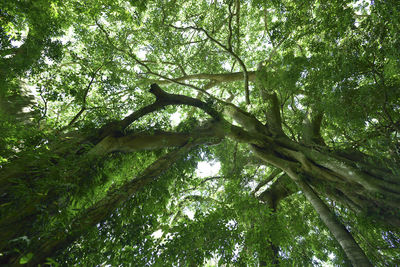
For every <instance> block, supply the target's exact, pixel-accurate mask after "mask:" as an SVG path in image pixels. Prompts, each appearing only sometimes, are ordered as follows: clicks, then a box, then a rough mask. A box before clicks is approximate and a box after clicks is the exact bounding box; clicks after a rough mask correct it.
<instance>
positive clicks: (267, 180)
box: [253, 169, 282, 194]
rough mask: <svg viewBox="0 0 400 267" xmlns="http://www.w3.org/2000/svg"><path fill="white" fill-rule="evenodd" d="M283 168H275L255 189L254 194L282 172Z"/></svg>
mask: <svg viewBox="0 0 400 267" xmlns="http://www.w3.org/2000/svg"><path fill="white" fill-rule="evenodd" d="M281 172H282V170H280V169H274V170H273V171H272V173H271V174H270V175H269V176H268V177H267V178H266V179H264V180H263V181H261V182H260V183H259V184H258V185H257V186H256V188H255V189H254V190H253V194H255V193H257V192H258V190H260V188H261V187H263V186H264V185H266V184H268V183H269V182H271V181H272V180H273V179H274V178H275V177H276V176H277V175H278V174H279V173H281Z"/></svg>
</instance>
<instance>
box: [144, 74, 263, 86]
mask: <svg viewBox="0 0 400 267" xmlns="http://www.w3.org/2000/svg"><path fill="white" fill-rule="evenodd" d="M243 76H244V73H243V72H232V73H217V74H209V73H199V74H191V75H184V76H182V77H179V78H176V79H170V80H151V81H152V82H155V83H157V84H160V85H163V84H171V83H173V82H183V81H190V80H211V81H215V82H217V83H221V82H235V81H241V80H243ZM248 79H249V81H254V80H255V79H256V72H255V71H248Z"/></svg>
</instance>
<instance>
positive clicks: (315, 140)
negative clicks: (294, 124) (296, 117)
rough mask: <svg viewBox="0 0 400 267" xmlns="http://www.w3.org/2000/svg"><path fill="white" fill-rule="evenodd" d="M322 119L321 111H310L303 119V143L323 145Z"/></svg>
mask: <svg viewBox="0 0 400 267" xmlns="http://www.w3.org/2000/svg"><path fill="white" fill-rule="evenodd" d="M322 119H323V113H322V112H312V113H311V114H308V116H307V117H306V118H305V119H304V122H303V124H304V126H303V127H304V130H303V142H304V143H305V144H316V145H321V146H324V145H325V142H324V139H323V138H322V136H321V124H322Z"/></svg>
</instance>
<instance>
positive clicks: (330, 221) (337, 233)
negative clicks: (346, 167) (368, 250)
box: [288, 172, 372, 267]
mask: <svg viewBox="0 0 400 267" xmlns="http://www.w3.org/2000/svg"><path fill="white" fill-rule="evenodd" d="M288 175H289V176H290V177H291V178H292V179H293V180H294V181H295V182H296V184H297V185H298V186H299V187H300V189H301V191H302V192H303V194H304V195H305V196H306V198H307V200H308V201H309V202H310V203H311V205H312V206H313V207H314V209H315V210H316V211H317V213H318V215H319V216H320V218H321V220H322V221H323V222H324V223H325V225H326V226H327V227H328V229H329V230H330V231H331V233H332V234H333V236H334V237H335V238H336V240H337V241H338V242H339V244H340V246H341V247H342V248H343V250H344V252H345V253H346V255H347V257H348V258H349V259H350V261H351V262H352V264H353V266H360V267H366V266H372V264H371V263H370V262H369V260H368V258H367V256H366V255H365V254H364V252H363V251H362V249H361V248H360V246H359V245H358V244H357V242H356V241H355V240H354V238H353V236H352V235H351V234H350V233H349V232H348V231H347V229H346V228H345V227H344V226H343V224H341V223H340V222H339V220H338V219H337V218H336V216H335V215H334V214H333V213H332V212H331V211H330V210H329V208H328V206H327V205H326V204H325V203H324V202H323V201H322V200H321V198H320V197H319V196H318V195H317V194H316V193H315V192H314V190H313V189H312V188H311V187H310V186H309V185H308V184H307V183H306V182H305V181H303V180H302V179H301V178H300V177H299V176H298V175H297V174H295V173H293V172H289V173H288Z"/></svg>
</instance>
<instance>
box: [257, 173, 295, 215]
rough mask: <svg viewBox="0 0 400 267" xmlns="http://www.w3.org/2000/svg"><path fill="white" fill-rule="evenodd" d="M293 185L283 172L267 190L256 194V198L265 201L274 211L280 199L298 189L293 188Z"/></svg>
mask: <svg viewBox="0 0 400 267" xmlns="http://www.w3.org/2000/svg"><path fill="white" fill-rule="evenodd" d="M279 171H281V170H279ZM294 187H295V185H294V184H293V182H292V181H291V180H290V178H289V177H288V176H287V175H286V174H283V175H281V176H280V177H279V178H278V179H277V180H276V182H275V183H273V184H272V185H271V186H270V187H269V188H268V189H267V190H265V191H264V192H262V193H261V194H260V195H259V196H258V199H260V200H261V201H263V202H266V203H267V204H268V205H269V206H270V207H271V209H272V210H273V211H276V209H277V208H278V204H279V202H280V201H281V200H282V199H284V198H286V197H288V196H290V195H292V194H294V193H295V192H297V191H298V190H295V188H294Z"/></svg>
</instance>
